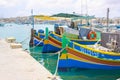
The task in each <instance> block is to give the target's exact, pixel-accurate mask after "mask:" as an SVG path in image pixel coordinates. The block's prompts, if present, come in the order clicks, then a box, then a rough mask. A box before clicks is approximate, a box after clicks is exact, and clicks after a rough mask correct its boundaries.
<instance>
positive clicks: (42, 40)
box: [30, 38, 44, 49]
mask: <svg viewBox="0 0 120 80" xmlns="http://www.w3.org/2000/svg"><path fill="white" fill-rule="evenodd" d="M43 40H44V38H43V39H41V40H40V41H39V43H38V44H37V45H35V46H34V47H32V48H30V49H33V48H35V47H37V46H38V45H39V44H40V43H41V42H42V41H43Z"/></svg>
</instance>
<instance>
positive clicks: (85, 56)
mask: <svg viewBox="0 0 120 80" xmlns="http://www.w3.org/2000/svg"><path fill="white" fill-rule="evenodd" d="M67 51H68V53H70V54H73V55H75V56H77V57H80V58H83V59H86V60H88V61H92V62H96V63H100V64H107V65H113V66H114V65H119V66H120V61H118V62H115V61H108V60H102V59H98V58H95V57H92V56H88V55H85V54H82V53H80V52H78V51H75V50H73V49H70V48H67Z"/></svg>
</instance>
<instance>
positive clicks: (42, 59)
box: [0, 23, 120, 80]
mask: <svg viewBox="0 0 120 80" xmlns="http://www.w3.org/2000/svg"><path fill="white" fill-rule="evenodd" d="M53 26H54V25H50V24H39V25H35V29H36V30H38V29H45V27H48V28H49V30H50V31H52V30H53V29H54V27H53ZM31 28H32V26H31V25H28V24H25V25H23V24H19V25H18V24H13V23H12V24H5V26H4V27H0V39H5V38H7V37H15V38H16V41H17V42H22V45H23V49H25V50H28V51H29V52H30V55H31V56H33V57H34V58H35V59H36V60H37V61H38V62H39V63H40V64H42V65H43V66H45V67H46V68H47V69H48V70H49V71H50V72H51V73H53V74H54V72H55V68H56V64H57V57H58V55H56V54H54V53H45V54H43V53H41V49H42V47H34V48H29V40H30V31H31ZM83 66H84V65H83ZM57 75H58V76H60V77H61V79H62V80H117V79H118V78H120V70H90V69H60V70H59V71H58V73H57ZM6 77H7V76H6ZM118 80H119V79H118Z"/></svg>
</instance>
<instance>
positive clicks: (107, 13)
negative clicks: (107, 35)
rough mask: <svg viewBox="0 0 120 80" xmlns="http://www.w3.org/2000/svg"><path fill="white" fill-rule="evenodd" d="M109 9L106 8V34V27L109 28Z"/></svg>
mask: <svg viewBox="0 0 120 80" xmlns="http://www.w3.org/2000/svg"><path fill="white" fill-rule="evenodd" d="M109 12H110V10H109V8H107V32H108V27H109Z"/></svg>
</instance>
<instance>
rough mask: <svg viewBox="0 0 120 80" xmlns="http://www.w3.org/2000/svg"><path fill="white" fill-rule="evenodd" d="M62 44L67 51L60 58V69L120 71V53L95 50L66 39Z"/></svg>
mask: <svg viewBox="0 0 120 80" xmlns="http://www.w3.org/2000/svg"><path fill="white" fill-rule="evenodd" d="M102 35H103V36H104V35H107V33H105V34H102ZM110 35H113V34H110ZM115 35H116V34H115ZM103 36H102V37H103ZM102 39H103V38H102ZM62 42H63V44H62V48H66V50H64V51H63V52H62V54H61V56H60V60H59V65H58V66H59V68H87V69H120V52H116V51H112V52H111V51H105V50H104V51H103V50H100V49H94V48H91V47H89V46H87V45H82V44H78V43H75V42H71V41H70V40H68V39H66V38H65V37H63V41H62ZM66 45H67V46H66Z"/></svg>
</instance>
